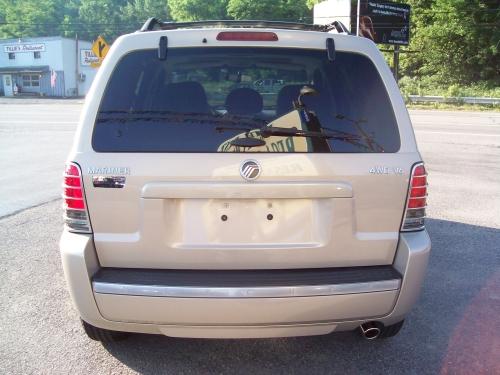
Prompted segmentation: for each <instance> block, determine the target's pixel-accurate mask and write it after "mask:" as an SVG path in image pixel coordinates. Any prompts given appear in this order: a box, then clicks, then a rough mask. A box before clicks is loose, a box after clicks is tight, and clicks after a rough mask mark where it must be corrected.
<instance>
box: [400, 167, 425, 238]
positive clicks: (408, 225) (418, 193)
mask: <svg viewBox="0 0 500 375" xmlns="http://www.w3.org/2000/svg"><path fill="white" fill-rule="evenodd" d="M409 185H410V186H409V191H408V198H407V201H406V208H405V216H404V218H403V224H402V225H401V230H402V231H414V230H421V229H424V228H425V208H426V206H427V172H426V171H425V167H424V165H423V163H419V164H416V165H415V166H414V167H413V169H412V171H411V175H410V184H409Z"/></svg>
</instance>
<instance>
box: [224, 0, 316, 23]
mask: <svg viewBox="0 0 500 375" xmlns="http://www.w3.org/2000/svg"><path fill="white" fill-rule="evenodd" d="M227 12H228V14H229V16H231V17H232V18H235V19H259V20H276V21H301V20H307V21H311V14H310V13H311V12H310V11H309V9H308V8H307V6H306V1H305V0H278V1H276V0H260V1H255V0H229V4H228V7H227Z"/></svg>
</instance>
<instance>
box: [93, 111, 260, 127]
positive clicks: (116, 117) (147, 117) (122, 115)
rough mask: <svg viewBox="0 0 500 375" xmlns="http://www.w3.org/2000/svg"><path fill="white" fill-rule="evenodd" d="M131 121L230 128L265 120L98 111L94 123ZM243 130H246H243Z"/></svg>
mask: <svg viewBox="0 0 500 375" xmlns="http://www.w3.org/2000/svg"><path fill="white" fill-rule="evenodd" d="M133 121H145V122H165V121H171V122H177V123H181V124H186V123H196V124H200V123H210V124H221V125H228V126H229V127H231V126H233V125H234V126H238V125H243V126H248V127H252V128H253V127H256V126H263V125H266V124H267V122H266V121H265V120H260V119H254V118H249V117H244V116H236V115H227V114H226V115H221V114H217V113H199V112H176V111H100V112H99V113H98V116H97V120H96V122H98V123H106V122H111V123H113V122H114V123H125V122H133ZM243 130H246V128H245V129H243Z"/></svg>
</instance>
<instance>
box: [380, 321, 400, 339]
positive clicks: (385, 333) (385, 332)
mask: <svg viewBox="0 0 500 375" xmlns="http://www.w3.org/2000/svg"><path fill="white" fill-rule="evenodd" d="M404 322H405V321H404V319H403V320H402V321H400V322H397V323H395V324H392V325H390V326H385V327H384V328H382V330H381V332H380V335H379V338H381V339H387V338H389V337H393V336H396V335H397V334H398V333H399V331H401V328H402V327H403V324H404Z"/></svg>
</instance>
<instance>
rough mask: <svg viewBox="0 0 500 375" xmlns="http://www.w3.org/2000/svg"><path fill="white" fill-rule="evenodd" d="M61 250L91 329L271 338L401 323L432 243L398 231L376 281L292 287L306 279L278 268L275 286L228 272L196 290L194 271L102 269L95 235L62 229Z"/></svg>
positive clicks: (349, 278)
mask: <svg viewBox="0 0 500 375" xmlns="http://www.w3.org/2000/svg"><path fill="white" fill-rule="evenodd" d="M60 249H61V255H62V260H63V268H64V272H65V275H66V280H67V283H68V286H69V290H70V294H71V297H72V299H73V302H74V304H75V306H76V307H77V309H78V311H79V313H80V315H81V317H82V319H84V320H85V321H87V322H88V323H90V324H92V325H95V326H97V327H101V328H105V329H111V330H120V331H131V332H143V333H161V334H165V335H168V336H178V337H221V338H222V337H274V336H301V335H316V334H326V333H329V332H332V331H340V330H350V329H354V328H356V327H357V326H358V325H359V324H361V323H363V322H365V321H369V320H377V321H380V322H382V323H383V324H386V325H388V324H393V323H396V322H398V321H400V320H401V319H403V318H404V316H405V315H406V314H407V313H408V311H409V310H410V309H411V307H412V306H413V304H414V303H415V301H416V299H417V297H418V294H419V290H420V286H421V284H422V281H423V277H424V274H425V269H426V266H427V260H428V255H429V251H430V240H429V237H428V235H427V233H426V232H425V231H422V232H417V233H404V234H401V238H400V241H399V247H398V250H397V254H396V258H395V261H394V264H393V265H392V267H393V268H392V267H378V269H383V270H382V271H381V272H378V271H377V272H378V273H377V272H372V274H371V276H370V275H368V273H369V272H365V276H362V275H356V274H355V273H354V274H353V273H352V272H351V273H350V274H348V273H347V274H344V275H340V276H338V277H337V276H335V277H332V276H324V277H323V276H320V278H319V279H317V280H311V276H310V275H306V276H303V277H305V278H306V279H304V280H302V281H301V282H300V283H295V285H294V284H293V282H291V280H293V279H295V280H297V278H299V279H300V277H302V276H300V275H297V274H295V275H292V277H289V276H290V275H287V274H286V273H287V272H288V271H278V272H280V275H281V276H279V275H278V277H277V278H278V279H279V280H278V281H277V282H276V280H275V281H274V283H273V281H272V278H269V280H268V281H264V282H263V283H261V284H260V285H258V286H255V285H252V284H251V283H250V284H246V285H245V284H242V283H241V281H242V280H241V279H239V280H235V279H234V278H231V277H228V276H227V273H226V274H224V275H216V276H215V279H214V280H213V281H212V282H208V285H206V283H207V281H204V282H203V283H202V284H200V285H197V284H196V281H193V279H189V277H190V276H189V271H188V272H183V271H180V272H181V274H174V275H171V274H170V275H169V274H168V272H167V273H165V272H162V271H158V272H157V274H156V275H151V274H149V273H147V274H143V275H142V277H141V274H140V273H141V272H143V271H141V270H137V271H127V270H121V271H120V270H113V269H101V268H100V267H99V263H98V260H97V256H96V253H95V249H94V245H93V241H92V236H91V235H81V234H73V233H68V232H64V233H63V235H62V238H61V242H60ZM370 269H372V270H375V271H376V269H377V267H371V268H370ZM391 269H392V273H391V271H390V270H391ZM396 271H397V272H396ZM134 272H135V274H134ZM174 272H179V271H174ZM257 272H260V273H261V274H259V275H253V276H257V277H258V279H259V280H266V278H265V275H263V274H262V272H264V273H265V272H266V271H257ZM292 272H293V271H292ZM240 273H241V272H240ZM316 274H318V273H316ZM339 274H340V273H338V272H337V273H336V275H339ZM148 275H149V276H148ZM321 277H323V279H321ZM254 279H255V278H254ZM175 280H177V282H176V281H175ZM216 280H219V281H216ZM297 284H300V285H297Z"/></svg>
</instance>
